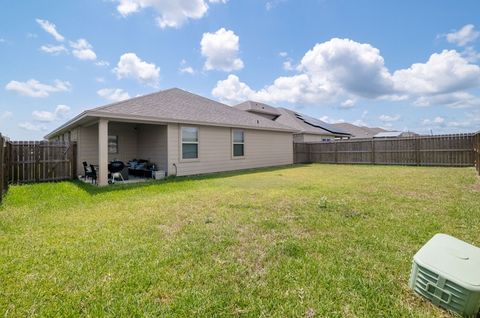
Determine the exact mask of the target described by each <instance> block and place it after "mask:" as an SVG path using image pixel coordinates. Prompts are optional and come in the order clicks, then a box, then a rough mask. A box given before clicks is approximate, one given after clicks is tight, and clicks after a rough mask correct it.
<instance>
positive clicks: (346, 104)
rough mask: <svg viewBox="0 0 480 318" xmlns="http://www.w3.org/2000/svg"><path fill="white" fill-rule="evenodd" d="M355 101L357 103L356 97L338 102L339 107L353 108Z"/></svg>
mask: <svg viewBox="0 0 480 318" xmlns="http://www.w3.org/2000/svg"><path fill="white" fill-rule="evenodd" d="M356 103H357V100H356V99H352V98H349V99H346V100H345V101H343V102H342V103H341V104H340V108H353V107H354V106H355V104H356Z"/></svg>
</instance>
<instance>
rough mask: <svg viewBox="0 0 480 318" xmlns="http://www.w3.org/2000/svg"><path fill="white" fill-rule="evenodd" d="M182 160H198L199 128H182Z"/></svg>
mask: <svg viewBox="0 0 480 318" xmlns="http://www.w3.org/2000/svg"><path fill="white" fill-rule="evenodd" d="M182 159H198V128H197V127H182Z"/></svg>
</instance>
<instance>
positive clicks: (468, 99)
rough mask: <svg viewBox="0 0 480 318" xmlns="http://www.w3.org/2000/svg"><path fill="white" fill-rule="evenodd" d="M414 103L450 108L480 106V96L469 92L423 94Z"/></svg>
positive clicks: (423, 105) (416, 104)
mask: <svg viewBox="0 0 480 318" xmlns="http://www.w3.org/2000/svg"><path fill="white" fill-rule="evenodd" d="M413 104H414V105H415V106H422V107H425V106H436V105H445V106H448V107H450V108H468V107H480V98H479V97H477V96H475V95H472V94H470V93H467V92H454V93H447V94H439V95H433V96H421V97H419V98H417V99H416V100H415V101H414V102H413Z"/></svg>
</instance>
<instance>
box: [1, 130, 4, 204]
mask: <svg viewBox="0 0 480 318" xmlns="http://www.w3.org/2000/svg"><path fill="white" fill-rule="evenodd" d="M3 147H4V142H3V137H2V134H0V202H2V198H3V187H4V185H5V170H4V166H3V163H4V161H5V150H4V148H3Z"/></svg>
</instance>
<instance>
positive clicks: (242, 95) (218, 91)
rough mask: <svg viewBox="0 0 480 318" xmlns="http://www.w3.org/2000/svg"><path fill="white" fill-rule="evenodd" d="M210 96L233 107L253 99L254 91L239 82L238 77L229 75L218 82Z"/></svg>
mask: <svg viewBox="0 0 480 318" xmlns="http://www.w3.org/2000/svg"><path fill="white" fill-rule="evenodd" d="M212 95H213V96H215V97H217V98H219V99H220V100H221V101H222V102H224V103H227V104H230V105H233V104H236V103H240V102H243V101H245V100H248V99H255V98H254V95H255V91H254V90H252V89H251V88H250V87H248V85H247V84H245V83H242V82H240V79H239V78H238V76H236V75H233V74H230V75H228V77H227V79H225V80H223V81H218V82H217V85H216V86H215V88H214V89H213V90H212Z"/></svg>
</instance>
